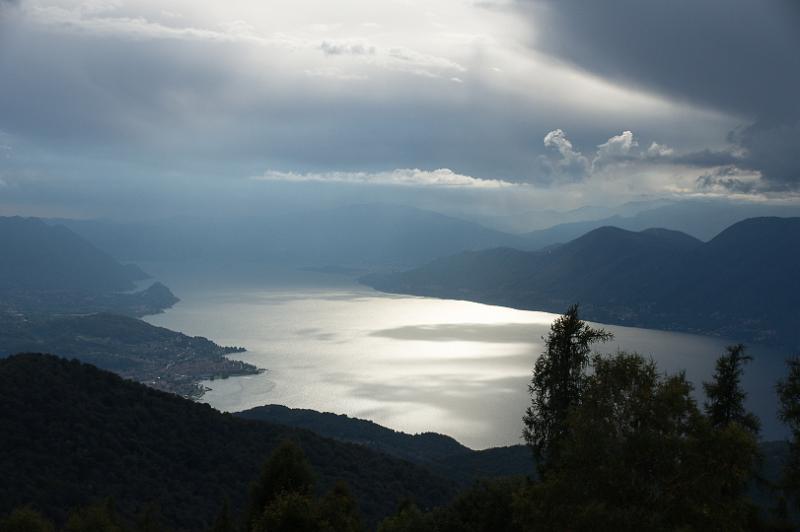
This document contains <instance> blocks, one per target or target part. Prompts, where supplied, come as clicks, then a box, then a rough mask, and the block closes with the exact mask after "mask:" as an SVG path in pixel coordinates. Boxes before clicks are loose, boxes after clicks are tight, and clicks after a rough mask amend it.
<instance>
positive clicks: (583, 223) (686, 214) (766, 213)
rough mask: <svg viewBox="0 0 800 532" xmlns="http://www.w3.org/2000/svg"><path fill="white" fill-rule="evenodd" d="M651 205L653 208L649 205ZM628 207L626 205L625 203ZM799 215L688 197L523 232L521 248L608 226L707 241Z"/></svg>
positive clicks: (790, 209) (783, 208) (782, 208)
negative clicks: (740, 226)
mask: <svg viewBox="0 0 800 532" xmlns="http://www.w3.org/2000/svg"><path fill="white" fill-rule="evenodd" d="M648 205H649V207H647V206H648ZM623 207H625V206H623ZM775 216H778V217H797V216H800V206H795V205H773V204H760V203H736V202H730V201H723V200H684V201H673V202H666V203H664V202H661V203H655V202H654V203H652V204H651V203H643V204H633V205H630V206H628V207H627V208H626V209H623V208H620V212H619V213H616V214H614V215H612V216H607V217H603V218H597V219H587V218H583V219H580V220H572V221H570V222H567V223H557V224H555V225H552V226H551V227H548V228H544V229H538V230H535V231H531V232H528V233H525V234H522V235H520V238H522V239H523V240H524V241H525V243H524V244H523V245H522V246H519V247H520V249H526V250H538V249H542V248H545V247H548V246H552V245H554V244H563V243H565V242H569V241H570V240H573V239H575V238H578V237H579V236H581V235H583V234H586V233H588V232H589V231H592V230H593V229H597V228H599V227H604V226H614V227H619V228H621V229H627V230H629V231H642V230H644V229H647V228H649V227H665V228H668V229H672V230H675V231H681V232H683V233H687V234H689V235H692V236H694V237H695V238H699V239H700V240H703V241H707V240H710V239H711V238H713V237H714V236H715V235H717V234H719V233H720V232H721V231H723V230H724V229H725V228H727V227H729V226H731V225H733V224H735V223H737V222H740V221H742V220H746V219H748V218H757V217H775Z"/></svg>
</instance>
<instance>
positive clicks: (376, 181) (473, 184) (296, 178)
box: [253, 168, 515, 188]
mask: <svg viewBox="0 0 800 532" xmlns="http://www.w3.org/2000/svg"><path fill="white" fill-rule="evenodd" d="M253 179H255V180H263V181H288V182H293V183H304V182H320V183H347V184H354V185H390V186H412V187H433V188H442V187H444V188H501V187H511V186H515V185H514V184H513V183H509V182H507V181H502V180H498V179H479V178H476V177H471V176H467V175H461V174H457V173H455V172H453V171H452V170H450V169H448V168H440V169H438V170H419V169H417V168H399V169H396V170H391V171H386V172H374V173H371V172H323V173H306V174H298V173H293V172H279V171H275V170H268V171H267V172H264V174H262V175H260V176H257V177H254V178H253Z"/></svg>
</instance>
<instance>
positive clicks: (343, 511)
mask: <svg viewBox="0 0 800 532" xmlns="http://www.w3.org/2000/svg"><path fill="white" fill-rule="evenodd" d="M320 514H321V516H322V519H323V522H324V525H325V526H326V527H327V528H330V529H331V530H335V531H336V532H361V531H363V530H364V526H363V524H362V523H361V513H360V512H359V510H358V504H357V503H356V500H355V499H354V498H353V495H352V493H350V488H349V487H348V486H347V484H345V483H344V482H337V483H336V485H335V486H334V487H333V489H332V490H331V491H329V492H328V493H327V494H326V495H325V497H323V498H322V500H321V501H320Z"/></svg>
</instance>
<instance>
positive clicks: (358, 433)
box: [234, 405, 535, 485]
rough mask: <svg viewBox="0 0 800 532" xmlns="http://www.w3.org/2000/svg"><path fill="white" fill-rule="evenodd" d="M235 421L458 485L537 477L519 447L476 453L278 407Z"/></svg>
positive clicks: (429, 438) (442, 438)
mask: <svg viewBox="0 0 800 532" xmlns="http://www.w3.org/2000/svg"><path fill="white" fill-rule="evenodd" d="M234 415H236V416H238V417H243V418H245V419H258V420H262V421H269V422H271V423H278V424H281V425H287V426H290V427H297V428H302V429H308V430H311V431H313V432H315V433H317V434H319V435H321V436H325V437H328V438H334V439H336V440H340V441H345V442H351V443H357V444H359V445H364V446H366V447H369V448H371V449H374V450H376V451H380V452H382V453H385V454H388V455H391V456H395V457H398V458H402V459H404V460H408V461H409V462H414V463H417V464H420V465H422V466H425V467H427V468H429V469H431V470H432V471H434V472H436V473H437V474H439V475H441V476H444V477H447V478H450V479H452V480H453V481H455V482H458V483H459V484H461V485H469V484H471V483H473V482H474V481H476V480H480V479H487V478H494V477H507V476H518V475H532V474H534V472H535V470H534V466H533V462H532V461H531V453H530V450H529V449H527V448H526V447H525V446H523V445H511V446H508V447H493V448H491V449H483V450H480V451H474V450H472V449H470V448H468V447H465V446H464V445H462V444H460V443H459V442H457V441H456V440H454V439H453V438H451V437H450V436H446V435H443V434H437V433H433V432H427V433H423V434H406V433H404V432H399V431H396V430H392V429H390V428H386V427H383V426H381V425H378V424H377V423H374V422H372V421H367V420H363V419H357V418H351V417H348V416H345V415H341V414H340V415H337V414H332V413H329V412H317V411H314V410H306V409H299V408H287V407H285V406H281V405H266V406H260V407H256V408H252V409H250V410H245V411H243V412H237V413H235V414H234Z"/></svg>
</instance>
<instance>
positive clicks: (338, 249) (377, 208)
mask: <svg viewBox="0 0 800 532" xmlns="http://www.w3.org/2000/svg"><path fill="white" fill-rule="evenodd" d="M59 223H63V224H66V225H68V226H69V227H70V228H72V229H73V230H74V231H76V232H77V233H79V234H81V235H82V236H84V237H85V238H87V239H88V240H89V241H91V242H93V243H94V244H95V245H98V246H99V247H101V248H103V249H106V250H108V251H109V252H110V253H112V254H113V255H114V256H115V257H118V258H120V259H124V260H138V261H144V260H147V261H174V260H196V259H202V260H220V259H226V260H229V259H235V260H237V261H239V262H242V261H253V262H269V263H272V264H275V263H281V264H289V265H296V266H317V267H318V266H327V267H331V266H333V267H355V268H381V267H386V266H396V267H410V266H417V265H420V264H423V263H425V262H427V261H430V260H432V259H434V258H436V257H440V256H443V255H448V254H452V253H458V252H459V251H464V250H470V249H483V248H487V247H495V246H499V245H521V244H522V243H523V242H522V241H521V240H520V239H519V238H518V237H515V236H513V235H510V234H507V233H503V232H500V231H495V230H492V229H487V228H485V227H483V226H481V225H478V224H476V223H472V222H467V221H464V220H460V219H457V218H452V217H449V216H445V215H442V214H438V213H435V212H431V211H425V210H420V209H414V208H410V207H401V206H397V205H386V204H368V205H352V206H347V207H340V208H335V209H326V210H316V211H307V212H300V213H295V214H282V215H274V216H273V215H269V214H265V215H262V216H259V217H241V218H231V217H228V218H222V219H218V218H214V217H209V218H196V217H195V218H176V219H171V220H163V221H153V222H141V223H132V224H120V223H113V222H105V221H74V220H73V221H69V220H59Z"/></svg>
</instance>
